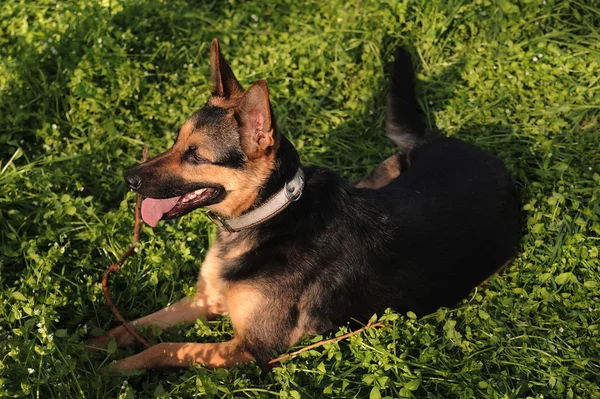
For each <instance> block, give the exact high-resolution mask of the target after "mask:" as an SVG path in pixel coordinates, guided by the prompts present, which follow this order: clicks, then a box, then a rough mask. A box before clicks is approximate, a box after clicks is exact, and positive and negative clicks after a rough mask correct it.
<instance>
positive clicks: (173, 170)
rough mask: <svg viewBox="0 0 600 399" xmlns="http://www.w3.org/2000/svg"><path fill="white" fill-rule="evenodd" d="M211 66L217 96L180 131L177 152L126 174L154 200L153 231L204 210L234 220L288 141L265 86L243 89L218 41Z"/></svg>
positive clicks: (150, 210)
mask: <svg viewBox="0 0 600 399" xmlns="http://www.w3.org/2000/svg"><path fill="white" fill-rule="evenodd" d="M210 68H211V75H212V82H213V91H212V96H211V97H210V99H209V100H208V102H207V104H206V105H205V106H204V107H202V108H201V109H199V110H198V111H196V112H195V113H194V114H193V115H192V116H191V117H190V118H189V119H188V120H187V121H186V122H185V123H184V124H183V125H182V126H181V127H180V128H179V132H178V137H177V141H176V142H175V144H174V145H173V147H171V148H170V149H169V150H167V151H166V152H164V153H162V154H160V155H158V156H156V157H154V158H152V159H150V160H148V161H147V162H145V163H143V164H141V165H139V166H136V167H134V168H132V169H130V170H129V171H127V172H126V173H125V180H126V182H127V183H128V184H129V186H130V187H131V188H132V189H133V190H135V191H137V192H138V193H140V194H142V195H143V196H145V197H147V198H146V199H145V200H144V202H143V204H142V216H143V218H144V220H145V221H146V222H147V223H148V224H150V225H152V226H155V225H156V223H158V221H159V220H160V219H171V218H175V217H179V216H181V215H184V214H186V213H188V212H190V211H192V210H194V209H197V208H199V207H202V206H208V207H209V209H210V210H212V211H214V212H217V213H219V214H221V215H223V216H225V217H235V216H237V215H239V214H240V213H242V212H243V211H245V210H247V209H248V208H250V207H251V206H252V204H254V202H255V201H256V200H257V196H258V195H259V191H260V190H261V187H263V186H264V185H265V184H266V182H267V180H268V179H269V177H270V176H271V175H272V173H273V170H274V169H275V166H276V153H277V150H278V147H279V144H280V141H281V136H280V135H279V133H278V131H277V128H276V125H275V121H274V120H273V118H272V115H271V105H270V102H269V92H268V90H267V84H266V82H265V81H263V80H259V81H258V82H256V83H254V84H253V85H252V86H250V88H249V89H248V90H244V89H243V88H242V86H241V85H240V84H239V82H238V80H237V79H236V77H235V75H234V74H233V72H232V70H231V68H230V67H229V65H228V64H227V62H226V61H225V58H223V56H222V55H221V52H220V49H219V43H218V41H217V40H216V39H215V40H213V42H212V45H211V49H210Z"/></svg>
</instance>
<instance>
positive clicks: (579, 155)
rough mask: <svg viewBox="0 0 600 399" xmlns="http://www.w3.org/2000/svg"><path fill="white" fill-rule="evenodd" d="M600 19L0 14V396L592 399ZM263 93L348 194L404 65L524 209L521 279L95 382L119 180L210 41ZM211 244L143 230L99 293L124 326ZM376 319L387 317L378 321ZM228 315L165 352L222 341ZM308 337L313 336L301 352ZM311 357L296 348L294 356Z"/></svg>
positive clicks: (159, 299) (102, 361) (279, 12)
mask: <svg viewBox="0 0 600 399" xmlns="http://www.w3.org/2000/svg"><path fill="white" fill-rule="evenodd" d="M599 23H600V8H598V6H597V5H595V3H594V2H593V1H591V0H588V1H585V0H584V1H558V0H557V1H551V0H546V1H545V2H541V1H539V2H538V1H535V2H525V1H523V2H519V3H517V2H511V1H509V0H502V1H496V2H488V1H474V2H466V1H425V0H422V1H417V0H415V1H408V2H393V1H390V2H381V3H380V2H372V1H358V2H341V1H327V2H276V1H267V2H256V3H254V2H238V1H234V0H232V1H229V2H213V3H203V4H197V3H196V2H187V1H183V0H175V1H164V2H163V1H158V0H151V1H148V2H137V1H103V2H101V3H100V4H99V3H98V2H87V1H79V0H73V1H70V2H58V3H56V2H51V1H46V0H40V1H36V2H20V1H16V0H7V1H4V2H2V8H1V9H0V189H1V190H0V301H1V302H2V303H3V306H0V327H1V328H2V330H0V397H4V396H7V397H36V398H56V397H60V398H79V397H82V396H84V397H89V398H108V397H124V398H144V397H165V398H168V397H182V398H187V397H193V396H194V395H196V396H198V397H201V396H207V397H219V398H227V397H231V398H233V397H236V398H237V397H265V398H267V397H281V398H300V397H301V398H305V397H307V398H310V397H314V398H319V397H358V398H363V397H370V398H379V397H390V398H397V397H416V398H425V397H427V398H474V397H486V398H487V397H489V398H527V397H531V398H542V397H544V398H563V397H567V398H569V397H573V398H574V397H584V398H594V399H599V398H600V390H599V388H598V386H599V385H600V377H599V376H600V363H599V360H598V359H599V354H600V344H599V342H600V337H599V336H598V325H599V323H600V295H599V293H600V262H599V259H598V248H599V247H600V239H599V238H598V237H599V236H600V220H599V215H600V188H599V187H600V129H599V127H598V119H599V115H600V112H599V108H600V106H599V104H600V83H599V78H598V77H599V76H600V65H599V62H600V34H599V33H598V29H597V27H598V25H599ZM213 37H218V38H219V39H220V41H221V46H222V49H223V51H224V53H225V56H226V57H227V58H228V60H229V61H230V63H231V65H232V67H233V69H234V71H235V72H236V74H237V75H238V77H239V79H240V81H241V82H242V83H243V84H244V85H245V86H248V85H249V84H250V83H252V82H253V81H254V80H257V79H266V80H267V81H268V83H269V88H270V91H271V99H272V101H273V107H274V110H275V115H276V117H277V121H278V123H279V125H280V126H281V129H282V131H283V132H284V133H285V134H286V135H287V136H288V137H289V138H290V139H291V140H292V141H293V142H294V143H295V145H296V147H297V148H298V149H299V150H300V152H301V156H302V160H303V162H304V163H307V164H308V163H312V164H318V165H323V166H327V167H331V168H333V169H335V170H337V171H339V172H340V173H342V174H343V175H344V176H346V177H348V178H355V177H357V176H360V175H362V174H364V173H366V172H367V171H368V170H369V169H370V168H372V167H373V166H374V165H376V164H377V163H378V162H380V161H381V160H382V159H384V158H385V157H386V156H388V155H389V154H391V153H393V151H394V148H393V147H392V145H391V144H390V143H389V142H388V141H387V140H386V139H385V138H384V136H383V125H384V123H383V121H384V100H383V98H384V96H385V92H386V89H387V84H388V83H387V77H386V76H387V75H386V67H387V65H388V64H389V61H390V59H391V58H390V57H391V54H392V53H393V50H394V48H395V47H396V46H397V45H400V44H402V45H405V46H407V47H408V48H409V49H410V51H411V52H412V53H413V54H414V55H415V61H416V62H417V64H418V77H419V100H420V102H421V105H422V107H423V109H424V111H425V114H426V118H427V120H428V122H429V124H430V125H434V124H435V125H437V126H438V127H439V128H440V129H441V130H442V131H443V132H444V134H446V135H452V136H455V137H459V138H462V139H465V140H467V141H470V142H474V143H477V144H478V145H480V146H482V147H484V148H486V149H488V150H490V151H492V152H494V153H496V154H498V155H499V156H500V157H502V158H503V159H504V160H505V162H506V163H507V165H508V167H509V169H510V170H511V172H512V174H513V176H514V177H515V180H516V184H517V186H518V188H519V191H520V194H521V198H522V204H523V237H522V240H521V245H520V249H519V256H518V258H517V259H516V261H515V263H514V265H513V266H512V267H511V268H510V269H509V270H507V271H505V272H504V273H503V274H502V275H500V276H497V277H495V278H493V279H492V281H491V282H490V284H488V285H487V286H485V287H483V288H478V289H477V290H475V291H474V292H473V293H472V294H471V295H470V297H469V298H467V299H465V300H464V301H463V302H462V303H461V304H459V305H458V306H457V307H456V308H454V309H445V310H440V311H439V312H437V313H435V314H433V315H430V316H427V317H424V318H422V319H414V318H412V317H411V315H398V314H395V313H390V314H387V315H385V316H383V318H384V319H385V323H386V324H387V327H386V328H383V329H377V330H370V331H368V332H366V333H365V334H362V335H360V336H356V337H353V338H352V339H350V340H349V341H345V342H340V343H338V344H331V345H327V346H325V347H323V348H319V349H317V350H312V351H309V352H307V353H306V354H304V355H302V356H300V357H298V358H295V359H293V360H289V361H286V362H284V363H283V364H282V365H281V367H278V368H275V369H274V371H273V372H272V373H267V374H265V373H262V372H261V371H260V370H259V369H258V368H257V367H256V366H255V365H249V366H243V367H237V368H234V369H233V370H231V371H224V370H217V371H208V370H205V369H203V368H201V367H199V366H198V367H193V368H191V369H190V370H173V371H165V372H149V373H138V374H137V375H132V376H121V377H105V376H101V375H100V374H99V373H98V370H99V369H100V368H101V367H103V366H106V365H107V364H108V363H110V362H111V361H113V360H114V359H116V358H121V357H124V356H127V355H129V354H132V353H134V352H136V351H138V350H139V348H132V349H128V350H121V351H118V353H115V352H112V351H111V352H106V353H105V354H100V355H98V356H94V357H89V356H88V355H87V354H86V352H85V350H84V347H83V342H84V340H85V339H86V338H88V337H90V336H91V335H95V334H100V333H102V331H104V330H106V329H108V328H110V327H112V326H115V325H116V322H115V320H114V318H113V317H112V315H111V313H110V311H109V310H108V308H107V306H106V304H105V301H104V298H103V296H102V291H101V287H100V278H101V275H102V272H103V271H104V269H105V268H106V266H107V265H108V264H110V263H112V262H113V261H114V260H115V259H116V257H118V255H119V254H120V253H121V252H122V251H123V249H124V248H126V246H128V245H129V243H130V240H131V232H132V227H133V202H134V196H133V195H132V194H131V193H129V192H128V191H127V189H126V187H125V185H124V182H123V179H122V174H123V171H124V170H125V169H127V168H128V167H130V166H131V165H133V164H135V163H136V162H139V159H140V158H141V153H142V148H143V146H144V144H149V145H150V148H151V155H152V154H157V153H158V152H160V151H162V150H164V149H166V148H167V147H169V146H170V145H171V144H172V143H173V140H174V139H175V132H176V127H177V126H178V125H179V124H180V123H181V122H182V121H184V120H185V119H186V118H187V116H189V114H191V113H192V112H193V111H194V110H195V109H197V108H198V107H200V106H201V105H203V104H204V102H205V101H206V99H207V96H208V93H209V82H208V78H209V70H208V46H209V44H210V40H211V39H212V38H213ZM213 230H214V227H213V226H212V225H211V224H210V222H209V221H208V220H207V219H206V218H205V217H204V215H203V214H202V212H195V213H192V214H190V215H188V216H185V217H183V218H181V219H179V220H176V221H171V222H167V223H162V224H160V225H159V226H158V227H157V228H156V229H154V230H152V229H150V228H147V227H144V230H143V239H142V241H143V242H142V246H141V251H140V253H139V255H138V256H137V257H135V258H133V259H132V260H131V261H130V262H129V263H127V265H126V266H125V268H124V270H123V271H122V272H121V273H120V274H119V275H118V276H115V277H114V278H113V279H112V280H111V290H112V295H113V299H114V300H115V301H116V304H117V306H118V307H119V309H120V310H121V311H122V313H123V314H124V316H125V317H126V318H128V319H134V318H136V317H139V316H142V315H145V314H147V313H149V312H151V311H154V310H157V309H159V308H161V307H163V306H165V305H167V304H169V303H171V302H173V301H175V300H176V299H178V298H179V297H181V296H182V295H183V293H184V292H189V291H190V290H191V289H193V286H194V282H195V278H196V275H197V271H198V266H199V264H200V262H201V259H202V257H203V256H204V254H205V253H206V249H207V248H208V246H209V244H210V241H211V238H210V237H211V234H212V232H213ZM379 316H380V317H381V316H382V315H379ZM231 334H232V328H231V325H230V323H229V321H228V320H227V319H223V320H219V321H216V322H210V323H203V322H201V321H198V322H197V323H196V324H195V325H194V326H193V327H189V328H188V327H176V328H173V329H171V330H169V331H166V332H164V333H163V335H161V336H160V337H158V340H163V339H164V340H190V341H192V340H193V341H203V342H208V341H218V340H224V339H227V338H228V337H230V336H231ZM320 339H322V337H316V338H307V339H306V340H305V341H304V342H303V343H302V345H306V344H308V343H310V342H314V341H317V340H320ZM302 345H301V346H302Z"/></svg>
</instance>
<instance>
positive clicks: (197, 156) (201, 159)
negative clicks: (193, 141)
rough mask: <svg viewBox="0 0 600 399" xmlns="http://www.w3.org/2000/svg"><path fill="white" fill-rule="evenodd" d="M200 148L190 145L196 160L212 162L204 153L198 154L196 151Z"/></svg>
mask: <svg viewBox="0 0 600 399" xmlns="http://www.w3.org/2000/svg"><path fill="white" fill-rule="evenodd" d="M197 150H198V147H197V146H195V145H191V146H190V147H189V152H190V154H191V155H192V157H193V158H194V160H196V161H197V162H200V163H210V161H209V160H208V159H206V158H204V157H203V156H202V155H200V154H198V153H197V152H196V151H197Z"/></svg>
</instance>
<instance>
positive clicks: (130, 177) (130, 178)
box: [125, 173, 142, 191]
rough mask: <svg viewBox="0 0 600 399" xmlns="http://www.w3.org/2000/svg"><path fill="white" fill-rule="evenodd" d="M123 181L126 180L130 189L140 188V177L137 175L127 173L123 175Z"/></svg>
mask: <svg viewBox="0 0 600 399" xmlns="http://www.w3.org/2000/svg"><path fill="white" fill-rule="evenodd" d="M125 181H126V182H127V184H129V187H131V189H132V190H134V191H135V190H137V189H138V188H140V186H141V185H142V179H140V177H139V176H138V175H135V174H133V173H131V174H130V173H127V174H126V175H125Z"/></svg>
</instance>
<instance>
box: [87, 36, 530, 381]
mask: <svg viewBox="0 0 600 399" xmlns="http://www.w3.org/2000/svg"><path fill="white" fill-rule="evenodd" d="M210 68H211V75H212V83H213V90H212V96H211V97H210V99H209V100H208V102H207V104H206V105H205V106H204V107H202V108H201V109H200V110H198V111H197V112H195V113H194V114H193V115H192V116H191V117H190V118H189V119H188V120H187V121H186V122H185V123H184V124H183V125H182V126H181V127H180V128H179V131H178V137H177V141H176V143H175V145H174V146H173V147H172V148H171V149H169V150H168V151H166V152H164V153H162V154H160V155H158V156H157V157H155V158H152V159H150V160H148V161H147V162H145V163H143V164H141V165H139V166H136V167H134V168H132V169H131V170H129V171H127V172H126V173H125V180H126V182H127V184H128V185H129V186H130V187H131V188H132V189H133V190H135V191H137V192H138V193H140V194H142V195H143V196H144V197H146V199H145V200H144V203H143V205H142V216H143V219H144V220H145V221H146V223H148V224H150V225H152V226H154V225H156V223H158V221H159V220H161V219H162V220H164V219H171V218H175V217H179V216H181V215H184V214H187V213H188V212H191V211H192V210H194V209H197V208H200V207H206V208H208V210H209V213H210V214H211V215H212V218H213V220H214V221H215V223H216V224H217V226H218V231H217V234H216V239H215V242H214V244H213V245H212V247H211V248H210V250H209V251H208V253H207V255H206V258H205V259H204V262H203V263H202V267H201V270H200V275H199V277H198V282H197V285H196V294H195V296H194V297H193V298H192V297H184V298H183V299H181V300H180V301H179V302H177V303H175V304H174V305H172V306H169V307H167V308H165V309H163V310H160V311H158V312H156V313H153V314H151V315H149V316H146V317H142V318H141V319H139V320H136V321H135V322H133V325H134V326H144V325H155V326H158V327H161V328H168V327H169V326H172V325H174V324H176V323H182V322H185V323H192V322H194V321H195V320H196V319H197V318H199V317H206V318H207V319H212V318H215V317H216V316H218V315H229V317H230V318H231V321H232V323H233V326H234V330H235V333H234V338H233V339H232V340H230V341H228V342H222V343H191V342H185V343H167V342H164V343H159V344H157V345H154V346H152V347H150V348H149V349H146V350H145V351H143V352H141V353H139V354H137V355H134V356H131V357H128V358H126V359H123V360H120V361H118V362H117V363H116V365H115V366H114V368H113V370H114V371H123V370H131V369H155V368H163V367H188V366H189V365H190V363H200V364H204V365H205V366H206V367H210V368H217V367H232V366H234V365H235V364H237V363H247V362H251V361H252V360H255V361H256V362H257V363H258V364H259V365H261V366H263V367H264V366H266V365H267V364H268V361H269V360H270V359H271V358H273V357H274V355H275V354H277V353H281V352H284V351H285V350H286V349H288V348H289V347H290V346H292V345H294V344H295V343H296V342H298V340H299V339H300V338H301V337H302V336H303V335H305V334H311V335H312V334H321V333H324V332H326V331H329V330H332V329H335V328H337V327H339V326H341V325H344V324H345V323H347V322H348V321H350V320H351V319H356V320H363V321H367V320H369V318H370V317H371V316H372V315H373V314H374V313H378V314H381V313H382V312H383V311H384V310H385V309H386V308H393V309H395V310H396V311H398V312H407V311H413V312H415V313H416V314H417V315H425V314H428V313H431V312H434V311H435V310H436V309H438V308H439V307H442V306H452V305H454V304H456V302H458V301H459V300H460V299H461V298H464V297H465V296H467V294H468V293H469V292H470V291H471V290H472V289H473V288H474V287H476V286H477V285H478V284H480V283H481V282H482V281H484V280H486V279H487V278H488V277H489V276H490V275H492V274H493V273H494V272H496V271H498V270H499V269H500V268H501V267H502V266H503V265H505V264H507V262H509V261H510V260H511V259H512V258H513V256H514V253H515V247H516V244H517V241H518V226H519V224H518V200H517V196H516V194H515V191H514V187H513V184H512V181H511V178H510V176H509V174H508V173H507V171H506V169H505V167H504V165H503V162H502V161H501V160H500V159H498V158H497V157H495V156H493V155H491V154H490V153H488V152H486V151H484V150H482V149H480V148H478V147H475V146H473V145H471V144H468V143H466V142H463V141H460V140H457V139H453V138H443V137H438V136H437V135H435V134H433V133H431V132H430V131H429V130H428V129H427V128H426V126H425V123H424V121H423V119H422V118H421V116H420V110H419V107H418V104H417V100H416V98H415V76H414V72H413V66H412V63H411V57H410V54H409V53H408V52H406V51H405V50H402V49H399V50H398V51H397V53H396V58H395V61H394V63H393V66H392V76H391V90H390V93H389V95H388V100H387V121H386V129H387V136H388V137H389V138H390V139H391V140H392V141H393V142H394V143H395V144H396V145H397V146H398V147H399V152H398V153H397V154H396V155H393V156H392V157H390V158H388V159H387V160H385V161H384V162H383V163H382V164H380V165H379V166H378V167H377V168H376V169H375V170H374V171H373V172H372V173H371V174H369V175H368V176H367V177H365V178H364V179H362V180H360V181H358V182H355V183H350V182H348V181H346V180H345V179H343V178H342V177H340V176H339V175H338V174H336V173H335V172H333V171H331V170H329V169H326V168H322V167H316V166H303V165H301V164H300V160H299V157H298V153H297V151H296V149H295V148H294V146H293V145H292V143H291V142H290V141H289V140H288V139H286V138H285V136H283V134H282V133H281V132H280V131H279V130H278V128H277V124H276V123H275V118H274V116H273V112H272V109H271V105H270V102H269V92H268V89H267V84H266V82H265V81H264V80H259V81H257V82H256V83H254V84H253V85H252V86H250V88H249V89H248V90H244V89H243V88H242V86H241V85H240V84H239V82H238V80H237V79H236V77H235V75H234V74H233V72H232V70H231V68H230V67H229V65H228V64H227V62H226V61H225V59H224V58H223V55H222V54H221V52H220V49H219V43H218V42H217V40H216V39H215V40H213V42H212V45H211V49H210ZM111 338H114V339H115V340H116V343H117V344H118V346H119V347H123V346H126V345H131V344H133V343H134V339H133V337H132V336H131V335H130V334H129V333H128V332H127V331H126V330H125V328H124V327H122V326H121V327H117V328H115V329H113V330H111V331H110V332H109V333H108V336H103V337H97V338H94V339H92V340H91V341H90V342H89V343H90V344H91V345H93V346H99V347H106V345H107V344H108V342H109V339H111Z"/></svg>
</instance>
